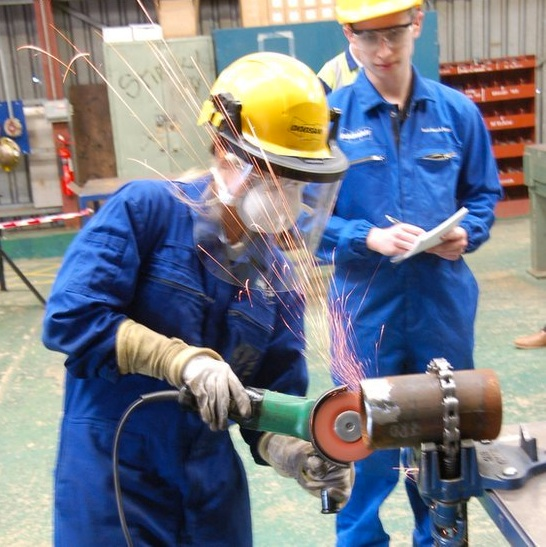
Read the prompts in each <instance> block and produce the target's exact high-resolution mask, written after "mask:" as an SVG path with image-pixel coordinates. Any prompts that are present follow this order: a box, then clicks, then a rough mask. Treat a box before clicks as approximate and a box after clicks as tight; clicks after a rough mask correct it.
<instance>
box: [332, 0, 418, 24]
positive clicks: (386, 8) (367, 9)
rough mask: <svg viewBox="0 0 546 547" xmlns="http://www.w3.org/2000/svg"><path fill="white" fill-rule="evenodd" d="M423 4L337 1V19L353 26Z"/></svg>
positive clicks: (415, 1) (393, 0) (392, 0)
mask: <svg viewBox="0 0 546 547" xmlns="http://www.w3.org/2000/svg"><path fill="white" fill-rule="evenodd" d="M422 4H423V0H337V2H336V17H337V20H338V22H339V23H341V24H342V25H344V24H351V23H358V22H359V21H367V20H368V19H375V18H376V17H383V16H384V15H390V14H391V13H398V12H400V11H405V10H408V9H411V8H416V7H418V6H421V5H422Z"/></svg>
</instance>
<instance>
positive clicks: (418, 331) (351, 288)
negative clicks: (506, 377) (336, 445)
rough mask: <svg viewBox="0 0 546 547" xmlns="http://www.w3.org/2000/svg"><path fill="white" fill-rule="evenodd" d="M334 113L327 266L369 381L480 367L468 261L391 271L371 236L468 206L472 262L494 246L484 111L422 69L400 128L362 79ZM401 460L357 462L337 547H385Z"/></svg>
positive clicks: (422, 526) (422, 540)
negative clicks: (335, 159) (337, 116)
mask: <svg viewBox="0 0 546 547" xmlns="http://www.w3.org/2000/svg"><path fill="white" fill-rule="evenodd" d="M329 102H330V105H331V106H333V107H336V108H339V109H340V110H341V113H342V115H341V121H340V125H339V134H338V143H339V146H340V148H341V150H342V151H343V152H344V153H345V154H346V155H347V157H348V158H349V161H350V168H349V170H348V172H347V174H346V176H345V179H344V180H343V182H342V186H341V189H340V193H339V196H338V199H337V203H336V205H335V209H334V212H333V215H332V217H331V219H330V221H329V224H328V226H327V228H326V230H325V233H324V237H323V240H322V244H321V249H320V257H321V258H323V259H326V260H330V261H332V260H333V262H334V266H335V274H334V281H333V284H332V287H331V288H330V299H331V302H332V305H333V306H337V308H338V310H340V311H339V313H341V314H343V316H344V318H345V321H346V326H350V328H346V331H347V332H348V333H349V337H350V339H349V341H348V344H349V346H350V348H351V349H352V351H353V352H354V354H355V356H356V357H357V359H358V361H359V362H360V363H361V367H362V369H361V371H360V373H361V377H367V378H373V377H377V376H390V375H398V374H414V373H422V372H425V371H426V367H427V364H428V363H429V362H430V360H431V359H433V358H437V357H445V358H446V359H447V360H448V361H449V362H450V363H451V365H452V366H453V367H454V368H455V369H469V368H473V366H474V365H473V356H472V354H473V346H474V333H473V329H474V320H475V317H476V309H477V303H478V286H477V283H476V280H475V278H474V276H473V274H472V272H471V271H470V269H469V268H468V266H467V264H466V263H465V261H464V260H463V259H462V258H460V259H459V260H456V261H449V260H444V259H442V258H440V257H438V256H437V255H434V254H429V253H421V254H419V255H416V256H414V257H413V258H410V259H408V260H406V261H403V262H401V263H399V264H393V263H391V262H390V260H389V258H388V257H386V256H383V255H381V254H379V253H377V252H374V251H370V250H369V249H367V247H366V238H367V236H368V233H369V231H370V229H371V228H372V227H374V226H375V227H380V228H384V227H387V226H389V222H388V221H387V219H386V218H385V215H391V216H392V217H395V218H396V219H399V220H401V221H402V222H407V223H410V224H414V225H417V226H420V227H422V228H424V229H425V230H429V229H431V228H433V227H435V226H436V225H438V224H439V223H441V222H442V221H444V220H445V219H446V218H448V217H449V216H450V215H452V214H453V213H454V212H455V211H456V210H457V209H458V208H460V207H462V206H465V207H466V208H468V210H469V213H468V214H467V216H466V217H465V218H464V219H463V221H462V222H461V223H460V225H461V226H462V227H463V228H464V229H465V230H466V231H467V234H468V248H467V252H472V251H475V250H476V249H477V248H478V247H479V246H480V245H481V244H482V243H483V242H484V241H486V240H487V239H488V237H489V230H490V227H491V225H492V224H493V221H494V207H495V204H496V202H497V200H498V199H499V197H500V196H501V195H502V189H501V186H500V183H499V179H498V175H497V169H496V164H495V160H494V158H493V156H492V153H491V148H490V140H489V134H488V133H487V130H486V128H485V125H484V123H483V120H482V118H481V114H480V112H479V110H478V109H477V107H476V106H475V105H474V104H473V103H472V102H471V101H470V100H469V99H467V98H466V97H465V96H464V95H463V94H462V93H460V92H459V91H455V90H453V89H450V88H448V87H446V86H443V85H441V84H438V83H437V82H434V81H431V80H428V79H425V78H422V77H420V76H419V74H418V72H417V71H416V69H415V68H414V69H413V91H412V95H411V98H410V100H409V105H408V107H407V114H406V119H405V120H403V122H402V120H401V119H400V118H401V117H400V113H399V112H398V107H397V106H396V105H392V104H389V103H388V102H386V101H385V100H384V99H383V98H382V97H381V95H380V94H379V93H378V92H377V90H376V89H375V88H374V86H373V85H372V84H371V83H370V82H369V80H368V79H367V77H366V75H365V73H364V71H360V73H359V76H358V78H357V80H356V81H355V83H354V84H353V85H350V86H347V87H344V88H342V89H340V90H338V91H334V92H333V93H332V94H331V95H330V96H329ZM341 308H342V309H341ZM333 343H334V345H335V341H333ZM333 359H334V363H335V355H334V356H333ZM341 368H342V365H337V366H335V367H334V371H333V374H334V379H335V381H336V382H337V383H348V378H346V377H344V374H343V371H341V372H340V369H341ZM346 374H347V373H346ZM399 452H400V451H399V450H383V451H377V452H374V453H373V454H372V455H371V456H370V457H368V458H367V459H365V460H363V461H359V462H357V463H356V482H355V486H354V488H353V492H352V495H351V499H350V501H349V503H348V504H347V505H346V506H345V508H344V509H343V510H342V511H341V513H340V514H339V515H338V518H337V531H338V545H339V546H350V547H356V546H361V545H387V544H388V539H389V536H388V535H387V534H386V533H385V531H384V530H383V527H382V525H381V521H380V519H379V516H378V511H379V507H380V505H381V503H382V502H383V501H384V500H385V498H386V497H387V496H388V495H389V493H390V492H391V491H392V490H393V488H394V487H395V485H396V483H397V481H398V475H399V466H400V464H399V455H400V454H399ZM406 482H407V485H406V486H407V488H408V494H409V498H410V502H411V504H412V506H413V509H414V513H415V516H416V530H415V532H414V540H415V543H416V544H423V545H426V544H430V542H431V540H430V526H429V520H428V512H427V508H426V507H425V505H424V504H423V502H422V500H421V498H420V496H419V495H418V492H417V490H416V488H415V484H414V483H413V482H412V481H406Z"/></svg>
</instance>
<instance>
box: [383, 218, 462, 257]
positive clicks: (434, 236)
mask: <svg viewBox="0 0 546 547" xmlns="http://www.w3.org/2000/svg"><path fill="white" fill-rule="evenodd" d="M466 213H468V209H467V208H466V207H461V208H460V209H459V210H458V211H457V212H456V213H454V214H453V215H451V216H450V217H449V218H448V219H446V220H444V221H443V222H442V223H441V224H438V226H436V228H433V229H432V230H429V231H428V232H424V233H423V234H421V235H420V236H417V239H416V240H415V243H414V245H413V247H412V248H411V249H410V250H409V251H406V252H405V253H402V254H400V255H396V256H393V257H391V262H393V263H395V264H396V263H397V262H402V260H406V259H407V258H410V257H411V256H415V255H416V254H419V253H422V252H423V251H426V250H427V249H430V248H431V247H435V246H436V245H439V244H440V243H442V237H443V236H445V235H446V234H447V233H448V232H451V230H453V228H455V227H456V226H458V225H459V223H460V222H461V220H462V219H463V218H464V217H465V215H466Z"/></svg>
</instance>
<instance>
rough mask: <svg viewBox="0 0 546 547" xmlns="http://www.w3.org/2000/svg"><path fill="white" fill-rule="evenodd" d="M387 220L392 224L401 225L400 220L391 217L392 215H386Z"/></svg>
mask: <svg viewBox="0 0 546 547" xmlns="http://www.w3.org/2000/svg"><path fill="white" fill-rule="evenodd" d="M385 218H386V219H387V220H388V221H389V222H390V223H391V224H400V222H401V221H400V220H398V219H397V218H394V217H391V215H385Z"/></svg>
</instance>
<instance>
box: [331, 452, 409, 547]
mask: <svg viewBox="0 0 546 547" xmlns="http://www.w3.org/2000/svg"><path fill="white" fill-rule="evenodd" d="M399 455H400V451H399V450H397V449H395V450H378V451H376V452H373V453H372V454H371V455H370V456H368V457H367V458H366V459H364V460H360V461H357V462H355V483H354V486H353V491H352V494H351V498H350V499H349V502H348V503H347V505H346V506H345V507H344V508H343V509H342V510H341V511H340V513H339V514H338V516H337V519H336V531H337V547H364V546H371V545H377V546H388V545H389V539H390V538H389V535H388V534H387V533H386V532H385V530H384V529H383V525H382V524H381V520H380V519H379V508H380V507H381V504H382V503H383V502H384V501H385V499H386V498H387V497H388V495H389V494H390V493H391V492H392V491H393V489H394V487H395V486H396V483H397V482H398V476H399V472H400V470H399V465H400V460H399Z"/></svg>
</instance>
